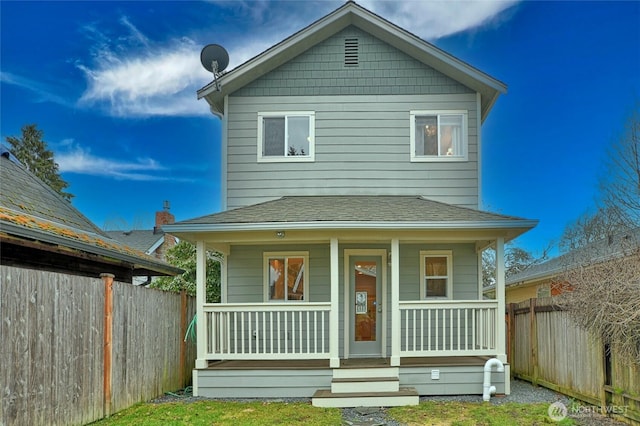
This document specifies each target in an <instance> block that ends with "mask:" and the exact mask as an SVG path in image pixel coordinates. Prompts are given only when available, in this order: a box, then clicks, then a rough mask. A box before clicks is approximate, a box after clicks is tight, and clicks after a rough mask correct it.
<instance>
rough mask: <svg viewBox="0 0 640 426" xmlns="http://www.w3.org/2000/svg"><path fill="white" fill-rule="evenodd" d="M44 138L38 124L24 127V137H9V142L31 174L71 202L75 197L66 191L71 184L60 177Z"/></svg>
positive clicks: (14, 152)
mask: <svg viewBox="0 0 640 426" xmlns="http://www.w3.org/2000/svg"><path fill="white" fill-rule="evenodd" d="M42 137H43V132H42V130H40V129H38V127H37V125H36V124H26V125H24V126H22V135H21V136H20V137H19V138H16V137H14V136H7V142H8V143H9V144H10V145H11V152H12V153H13V155H15V156H16V158H17V159H18V160H20V162H21V163H22V164H23V165H24V166H25V167H26V168H27V169H28V170H29V171H31V173H33V174H34V175H36V176H37V177H38V178H40V179H41V180H42V181H43V182H44V183H46V184H47V185H49V186H50V187H51V188H52V189H53V190H54V191H56V192H58V193H59V194H60V195H62V197H63V198H64V199H65V200H67V201H71V199H72V198H73V197H74V195H73V194H70V193H68V192H65V191H64V190H65V189H66V188H68V187H69V184H68V183H67V182H66V181H65V180H63V179H62V177H60V173H59V166H58V163H56V162H55V160H54V158H53V152H52V151H50V150H49V149H48V148H47V143H46V142H45V141H44V140H43V139H42Z"/></svg>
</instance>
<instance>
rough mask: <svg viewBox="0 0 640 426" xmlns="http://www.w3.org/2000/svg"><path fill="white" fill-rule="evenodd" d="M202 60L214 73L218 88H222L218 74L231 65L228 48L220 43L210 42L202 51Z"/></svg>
mask: <svg viewBox="0 0 640 426" xmlns="http://www.w3.org/2000/svg"><path fill="white" fill-rule="evenodd" d="M200 62H201V63H202V66H203V67H204V68H205V69H206V70H207V71H209V72H211V73H213V81H214V82H215V84H216V90H220V85H219V84H218V76H219V75H220V73H222V71H224V70H225V69H226V68H227V65H229V54H228V53H227V51H226V49H225V48H224V47H222V46H220V45H219V44H208V45H206V46H205V47H204V48H203V49H202V51H201V52H200Z"/></svg>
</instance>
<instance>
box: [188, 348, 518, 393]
mask: <svg viewBox="0 0 640 426" xmlns="http://www.w3.org/2000/svg"><path fill="white" fill-rule="evenodd" d="M487 359H488V358H487V357H446V358H445V357H439V358H407V359H403V360H402V361H403V362H402V364H401V365H400V367H398V368H399V374H398V378H399V386H400V387H403V388H405V387H410V388H415V390H416V391H417V392H418V394H419V395H422V396H427V395H482V384H483V379H484V363H485V362H486V360H487ZM388 366H389V359H375V360H371V359H365V360H358V359H350V360H342V362H341V367H340V368H344V369H358V368H363V369H370V368H376V367H380V368H386V367H388ZM505 367H507V368H506V371H505V373H497V372H493V373H492V385H495V386H496V389H497V393H498V394H504V393H507V392H508V391H509V388H508V386H506V387H505V379H507V380H508V379H509V368H508V364H506V365H505ZM332 379H333V369H332V368H330V367H329V363H328V361H327V360H289V361H286V360H283V361H219V362H210V363H209V366H208V368H205V369H196V370H193V387H194V395H196V396H202V397H210V398H287V397H303V398H311V397H312V396H313V395H314V393H315V392H316V391H318V390H321V389H330V388H331V384H332Z"/></svg>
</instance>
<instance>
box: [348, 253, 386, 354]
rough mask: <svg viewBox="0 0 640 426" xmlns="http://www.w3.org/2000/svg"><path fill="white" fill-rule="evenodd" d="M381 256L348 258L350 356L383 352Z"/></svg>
mask: <svg viewBox="0 0 640 426" xmlns="http://www.w3.org/2000/svg"><path fill="white" fill-rule="evenodd" d="M382 273H383V269H382V257H381V256H350V257H349V298H348V302H347V303H349V304H350V306H349V308H350V315H349V316H350V321H349V333H350V339H349V356H350V357H353V358H364V357H367V358H377V357H381V356H383V355H382V353H383V352H382V335H383V333H382V318H383V306H382V301H383V297H382Z"/></svg>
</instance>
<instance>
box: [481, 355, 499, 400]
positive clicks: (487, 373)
mask: <svg viewBox="0 0 640 426" xmlns="http://www.w3.org/2000/svg"><path fill="white" fill-rule="evenodd" d="M494 366H495V367H497V368H496V371H497V372H498V373H504V364H503V363H502V361H500V360H499V359H497V358H491V359H490V360H488V361H487V362H486V363H485V364H484V383H483V384H482V400H483V401H489V399H490V398H491V395H495V394H496V387H495V386H491V369H492V368H493V367H494Z"/></svg>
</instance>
